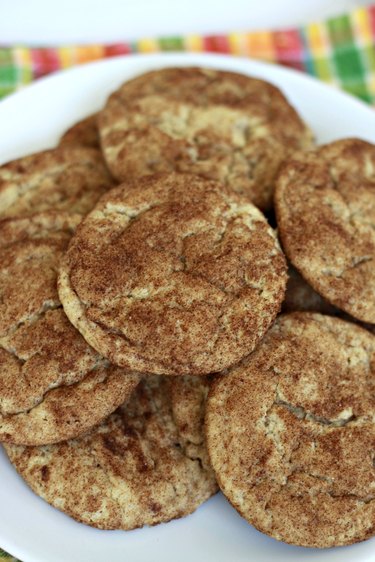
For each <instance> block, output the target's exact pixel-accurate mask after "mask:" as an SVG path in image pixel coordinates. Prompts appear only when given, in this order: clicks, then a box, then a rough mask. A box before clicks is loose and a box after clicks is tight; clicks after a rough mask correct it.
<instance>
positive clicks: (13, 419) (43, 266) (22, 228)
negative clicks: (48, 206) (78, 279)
mask: <svg viewBox="0 0 375 562" xmlns="http://www.w3.org/2000/svg"><path fill="white" fill-rule="evenodd" d="M81 218H82V217H81V216H80V215H69V214H64V213H55V212H52V211H50V212H46V213H40V214H37V215H33V216H32V217H27V218H18V219H3V220H2V221H0V253H1V262H0V441H9V442H15V443H21V444H31V445H37V444H44V443H50V442H54V441H59V440H62V439H68V438H69V437H75V436H76V435H78V434H79V433H81V432H83V431H86V430H87V429H88V428H90V427H91V426H92V425H94V424H95V423H98V422H100V421H101V420H102V419H103V418H104V417H106V416H107V415H109V414H110V413H111V412H113V410H115V409H116V408H117V406H118V405H119V404H121V403H122V402H123V401H124V400H125V398H126V397H127V396H128V395H129V394H130V392H131V391H132V390H133V388H134V387H135V385H136V384H137V382H138V381H139V376H138V375H130V374H129V375H126V373H124V371H123V369H120V368H117V367H114V366H112V365H109V363H108V361H106V360H105V359H103V357H101V356H100V355H99V354H98V353H97V352H96V351H95V350H93V349H92V348H90V347H89V346H88V344H87V343H86V342H85V340H84V339H83V337H82V336H81V335H80V333H79V332H78V331H77V330H76V329H75V328H74V327H73V326H72V325H71V324H70V322H69V321H68V319H67V317H66V315H65V314H64V311H63V309H62V305H61V303H60V301H59V298H58V294H57V286H56V285H57V270H58V265H59V261H60V258H61V256H62V255H63V253H64V252H65V250H66V248H67V245H68V242H69V240H70V238H71V236H72V234H73V231H74V229H75V228H76V226H77V224H78V223H79V222H80V220H81Z"/></svg>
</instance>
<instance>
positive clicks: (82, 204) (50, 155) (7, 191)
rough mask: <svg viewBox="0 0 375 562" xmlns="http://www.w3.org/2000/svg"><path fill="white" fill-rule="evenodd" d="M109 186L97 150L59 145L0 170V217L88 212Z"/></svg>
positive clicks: (110, 182) (110, 181)
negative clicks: (52, 212)
mask: <svg viewBox="0 0 375 562" xmlns="http://www.w3.org/2000/svg"><path fill="white" fill-rule="evenodd" d="M112 186H113V179H112V178H111V176H110V174H109V172H108V170H107V168H106V166H105V163H104V161H103V158H102V155H101V153H100V152H99V150H95V149H93V148H88V147H84V146H62V147H58V148H55V149H53V150H46V151H44V152H37V153H35V154H31V155H30V156H25V157H23V158H19V159H18V160H13V161H12V162H9V163H7V164H4V165H3V166H1V167H0V216H1V217H11V216H16V215H20V216H26V215H31V214H34V213H37V212H42V211H48V210H58V211H67V212H70V213H80V214H86V213H88V212H89V211H90V210H91V209H92V208H93V207H94V205H95V203H96V202H97V200H98V199H99V197H100V196H101V195H102V194H103V193H105V192H106V191H108V189H110V188H111V187H112Z"/></svg>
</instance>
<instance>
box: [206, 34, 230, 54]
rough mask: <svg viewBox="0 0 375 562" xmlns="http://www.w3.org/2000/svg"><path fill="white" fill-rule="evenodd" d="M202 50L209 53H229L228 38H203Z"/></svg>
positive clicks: (223, 36)
mask: <svg viewBox="0 0 375 562" xmlns="http://www.w3.org/2000/svg"><path fill="white" fill-rule="evenodd" d="M203 49H204V50H205V51H208V52H209V53H230V48H229V42H228V37H225V35H207V36H206V37H203Z"/></svg>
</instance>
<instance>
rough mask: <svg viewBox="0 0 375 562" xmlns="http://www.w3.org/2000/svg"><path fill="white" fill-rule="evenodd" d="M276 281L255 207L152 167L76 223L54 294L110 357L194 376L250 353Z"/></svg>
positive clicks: (266, 319)
mask: <svg viewBox="0 0 375 562" xmlns="http://www.w3.org/2000/svg"><path fill="white" fill-rule="evenodd" d="M285 283H286V272H285V259H284V256H283V254H282V252H281V251H280V249H279V246H278V242H277V240H276V236H275V233H274V231H273V230H272V229H271V228H270V227H269V226H268V224H267V222H266V220H265V218H264V216H263V215H262V214H261V212H260V211H259V210H258V209H257V208H256V207H254V206H253V205H252V204H251V203H248V202H247V201H246V199H244V198H241V197H239V196H238V195H237V194H235V193H233V192H231V191H230V190H228V189H226V188H225V187H224V186H222V185H220V184H218V183H216V182H214V181H211V180H206V179H204V178H200V177H198V176H190V175H187V174H186V175H185V174H169V175H168V174H167V175H165V174H159V175H158V174H156V175H154V176H145V177H143V178H140V179H139V180H138V181H137V182H136V183H134V184H133V185H132V186H130V185H129V184H122V185H120V186H118V187H117V188H115V189H113V190H112V191H111V192H110V193H108V194H107V195H105V196H104V197H103V198H102V199H101V200H100V202H99V203H98V205H97V206H96V207H95V209H94V210H93V211H92V212H91V213H90V214H89V215H88V216H87V217H86V218H85V219H84V220H83V222H82V223H81V225H80V226H79V228H78V229H77V231H76V234H75V236H74V237H73V238H72V241H71V243H70V245H69V249H68V252H67V254H66V256H65V258H64V260H63V262H62V267H61V270H60V276H59V295H60V299H61V302H62V303H63V305H64V310H65V312H66V314H67V316H68V318H69V319H70V321H71V322H72V323H73V324H74V326H75V327H76V328H77V329H78V330H79V331H80V332H81V334H82V335H83V336H84V338H85V339H86V340H87V342H88V343H89V344H90V345H92V346H93V347H94V348H95V349H97V350H98V351H99V352H100V353H101V354H102V355H104V357H107V358H108V359H109V360H110V361H112V362H113V363H115V364H117V365H120V366H124V367H125V366H126V367H127V368H130V369H134V370H136V371H140V372H142V373H154V374H173V375H183V374H196V375H201V374H207V373H211V372H215V371H219V370H222V369H224V368H226V367H228V366H229V365H232V364H233V363H236V362H237V361H239V360H240V359H241V358H242V357H244V356H245V355H246V354H248V353H249V352H250V351H252V350H253V349H254V347H255V346H256V344H257V343H258V341H259V340H260V338H261V337H262V336H263V334H264V333H265V332H266V330H267V329H268V328H269V326H270V324H271V323H272V322H273V320H274V318H275V316H276V314H277V313H278V311H279V308H280V305H281V301H282V299H283V296H284V291H285Z"/></svg>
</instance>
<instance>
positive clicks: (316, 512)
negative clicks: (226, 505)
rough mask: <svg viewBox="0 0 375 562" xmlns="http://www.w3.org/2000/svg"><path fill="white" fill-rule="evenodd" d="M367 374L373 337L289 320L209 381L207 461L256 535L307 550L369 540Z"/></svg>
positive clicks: (371, 481) (332, 322)
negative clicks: (225, 373) (210, 387)
mask: <svg viewBox="0 0 375 562" xmlns="http://www.w3.org/2000/svg"><path fill="white" fill-rule="evenodd" d="M374 369H375V337H374V336H373V335H372V334H370V333H369V332H366V331H365V330H363V329H362V328H359V327H358V326H356V325H355V324H351V323H349V322H344V321H343V320H340V319H338V318H332V317H330V316H323V315H320V314H313V313H293V314H289V315H284V316H280V317H279V318H278V319H277V321H276V322H275V324H274V326H273V327H272V328H271V330H269V332H268V333H267V334H266V336H265V337H264V339H263V340H262V342H261V343H260V345H259V346H258V348H257V349H256V351H255V352H254V353H253V354H252V355H250V356H249V358H248V360H246V361H244V362H243V364H240V365H239V366H237V367H236V368H235V369H233V370H231V371H230V372H229V374H228V375H226V376H223V377H222V378H220V380H219V381H217V382H216V383H215V384H214V386H213V388H212V391H211V393H210V395H209V398H208V401H207V414H206V437H207V447H208V451H209V455H210V460H211V462H212V466H213V468H214V470H215V472H216V476H217V479H218V483H219V486H220V487H221V489H222V491H223V492H224V494H225V495H226V496H227V498H228V499H229V501H230V502H231V503H232V504H233V506H234V507H235V508H236V509H237V511H239V513H240V514H241V515H242V516H243V517H244V518H245V519H247V520H248V521H249V522H250V523H252V524H253V525H254V526H255V527H257V528H258V529H259V530H260V531H262V532H264V533H267V534H268V535H271V536H272V537H274V538H276V539H278V540H282V541H285V542H288V543H292V544H296V545H302V546H311V547H331V546H338V545H346V544H351V543H354V542H357V541H361V540H364V539H367V538H369V537H371V536H372V535H374V534H375V468H374V450H375V423H374V419H375V393H374V390H375V370H374Z"/></svg>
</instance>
